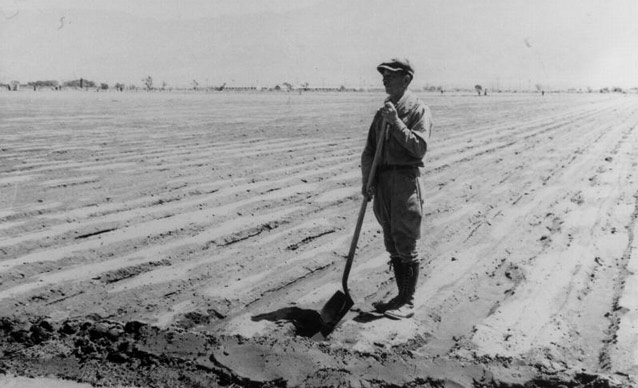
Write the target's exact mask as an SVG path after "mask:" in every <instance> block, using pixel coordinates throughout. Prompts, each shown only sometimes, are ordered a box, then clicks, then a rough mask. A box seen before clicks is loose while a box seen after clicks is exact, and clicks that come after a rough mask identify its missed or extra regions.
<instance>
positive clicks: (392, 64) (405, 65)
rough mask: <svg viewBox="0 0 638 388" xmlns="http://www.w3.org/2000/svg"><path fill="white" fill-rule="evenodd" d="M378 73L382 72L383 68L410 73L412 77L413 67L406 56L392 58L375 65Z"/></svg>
mask: <svg viewBox="0 0 638 388" xmlns="http://www.w3.org/2000/svg"><path fill="white" fill-rule="evenodd" d="M377 70H378V71H379V73H381V74H383V70H390V71H403V72H405V73H406V74H409V75H410V78H414V68H413V67H412V64H411V63H410V61H409V60H407V59H406V58H393V59H391V60H389V61H388V62H383V63H382V64H380V65H379V66H377Z"/></svg>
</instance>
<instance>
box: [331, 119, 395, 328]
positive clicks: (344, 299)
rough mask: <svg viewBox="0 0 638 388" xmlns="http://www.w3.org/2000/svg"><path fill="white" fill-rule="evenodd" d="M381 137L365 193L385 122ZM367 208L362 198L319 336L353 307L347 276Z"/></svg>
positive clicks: (379, 151)
mask: <svg viewBox="0 0 638 388" xmlns="http://www.w3.org/2000/svg"><path fill="white" fill-rule="evenodd" d="M382 126H383V127H382V130H381V136H379V140H377V148H376V151H375V153H374V159H373V160H372V167H371V168H370V175H369V176H368V183H367V185H366V193H367V192H368V191H369V190H370V188H371V187H372V185H373V183H374V178H375V175H376V170H377V165H378V164H379V159H381V155H382V152H383V142H384V139H385V136H386V132H387V130H388V124H386V123H385V121H384V122H383V123H382ZM367 206H368V198H366V197H364V198H363V202H362V203H361V209H360V210H359V218H357V226H356V227H355V228H354V236H353V237H352V243H351V244H350V251H349V252H348V257H347V260H346V268H345V270H344V271H343V278H342V279H341V285H342V287H343V292H342V291H337V292H336V293H335V294H334V295H333V296H332V298H330V300H328V303H326V305H325V306H323V308H322V309H321V313H320V315H321V321H322V322H321V330H320V332H321V334H322V335H323V336H324V337H327V336H328V335H329V334H330V333H332V331H333V330H334V328H335V327H336V326H337V324H338V323H339V321H341V319H342V318H343V317H345V315H346V314H347V313H348V311H350V308H351V307H352V306H353V305H354V301H353V300H352V298H351V297H350V292H349V291H348V275H350V268H351V267H352V261H353V260H354V253H355V251H356V250H357V243H358V242H359V235H360V234H361V225H363V217H364V216H365V214H366V207H367Z"/></svg>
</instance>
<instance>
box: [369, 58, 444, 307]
mask: <svg viewBox="0 0 638 388" xmlns="http://www.w3.org/2000/svg"><path fill="white" fill-rule="evenodd" d="M377 70H378V71H379V72H380V73H381V74H382V75H383V85H384V86H385V91H386V93H387V94H388V97H387V99H386V101H385V105H384V106H383V107H382V108H380V109H379V110H378V111H377V113H376V115H375V116H374V120H373V121H372V125H371V126H370V130H369V132H368V139H367V142H366V145H365V148H364V150H363V153H362V155H361V170H362V173H363V190H362V192H363V195H364V197H365V198H366V199H367V200H371V199H372V198H373V197H374V203H373V209H374V214H375V216H376V218H377V220H378V221H379V224H381V227H382V229H383V240H384V244H385V248H386V250H387V251H388V253H389V254H390V265H391V266H392V268H393V270H394V276H395V280H396V283H397V288H398V295H397V296H396V297H394V298H392V299H391V300H390V301H388V302H381V303H376V304H375V308H376V310H377V311H379V312H382V313H383V314H384V315H386V316H387V317H389V318H393V319H404V318H410V317H412V316H413V315H414V292H415V290H416V285H417V280H418V277H419V253H418V247H417V240H418V239H419V238H420V236H421V219H422V216H423V188H422V180H421V168H422V167H423V166H424V165H423V158H424V157H425V154H426V151H427V149H428V140H429V138H430V133H431V131H432V117H431V114H430V109H429V108H428V107H427V106H426V105H425V104H424V103H423V102H422V101H421V100H420V99H419V98H418V97H417V96H416V95H414V94H413V93H412V92H410V91H409V90H408V85H409V84H410V82H412V78H413V77H414V69H413V67H412V65H411V64H410V62H409V61H408V60H407V59H399V58H396V59H392V60H390V61H389V62H384V63H382V64H380V65H379V66H378V67H377ZM384 129H385V140H384V141H383V142H381V143H378V142H377V140H378V139H379V137H380V136H381V134H382V132H383V130H384ZM377 144H382V145H381V146H380V147H381V155H380V156H381V159H380V162H379V167H378V169H377V171H376V176H375V181H374V182H372V185H371V188H370V190H369V191H368V190H366V188H367V184H368V182H367V180H368V177H369V176H370V169H371V168H372V161H373V159H374V154H375V152H376V151H377V150H376V148H377Z"/></svg>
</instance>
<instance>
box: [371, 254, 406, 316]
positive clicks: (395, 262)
mask: <svg viewBox="0 0 638 388" xmlns="http://www.w3.org/2000/svg"><path fill="white" fill-rule="evenodd" d="M390 265H391V266H392V269H393V270H394V280H395V281H396V283H397V290H398V292H399V293H398V295H397V296H395V297H394V298H392V299H390V300H389V301H387V302H376V303H374V304H373V306H374V309H375V310H376V311H377V312H379V313H384V312H386V310H391V309H394V308H396V307H397V306H399V305H401V302H402V300H403V290H404V287H403V286H402V284H403V283H402V282H403V280H404V278H405V276H404V275H403V273H404V272H405V269H404V266H405V265H404V264H403V262H402V261H401V259H395V258H393V259H391V261H390Z"/></svg>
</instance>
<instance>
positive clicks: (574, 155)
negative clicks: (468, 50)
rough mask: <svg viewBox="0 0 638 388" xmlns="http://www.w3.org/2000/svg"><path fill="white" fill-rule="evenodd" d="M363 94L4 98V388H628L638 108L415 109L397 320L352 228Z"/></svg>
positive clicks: (584, 101) (459, 102)
mask: <svg viewBox="0 0 638 388" xmlns="http://www.w3.org/2000/svg"><path fill="white" fill-rule="evenodd" d="M383 97H384V96H383V95H381V94H366V93H340V94H304V95H298V94H287V93H281V94H272V93H271V94H233V93H223V94H222V93H217V94H197V95H194V94H193V95H189V94H178V93H173V94H160V93H156V94H148V93H95V92H87V93H82V92H61V93H54V92H42V93H33V92H27V91H24V92H19V93H0V311H1V312H2V313H1V317H0V331H1V332H2V333H3V335H2V339H1V341H0V348H1V349H2V352H3V353H2V357H1V358H0V372H4V373H6V374H12V375H20V376H50V377H51V376H52V377H57V378H60V379H69V380H75V381H79V382H84V383H91V384H94V385H98V386H101V385H107V386H108V385H125V386H137V387H215V386H233V387H237V386H250V387H261V386H265V387H293V386H294V387H297V386H303V387H323V386H353V387H359V386H361V387H393V386H425V387H428V386H430V387H520V386H523V385H525V384H527V385H525V387H550V386H556V387H560V386H562V387H621V386H623V387H627V386H634V385H635V384H637V379H636V376H637V375H638V249H637V244H638V241H636V240H635V235H636V233H637V232H638V225H637V222H636V218H637V217H638V176H636V171H637V167H636V166H637V165H638V130H636V125H637V123H638V96H635V95H609V94H607V95H601V94H590V95H558V94H556V95H553V94H546V95H545V96H544V97H541V96H539V95H522V94H518V95H517V94H509V95H492V96H487V97H480V98H479V97H476V96H474V95H469V94H468V95H466V96H461V95H457V96H453V95H445V96H441V95H435V94H423V95H422V97H423V99H424V100H425V101H426V102H427V103H428V104H429V105H430V107H431V109H432V112H433V115H434V119H435V130H434V132H433V138H432V141H431V147H430V151H429V154H428V156H427V163H426V165H427V167H426V175H425V181H426V186H427V190H426V198H427V199H426V207H427V209H426V212H427V217H426V220H425V223H424V229H423V230H424V237H423V239H422V240H421V243H420V246H421V248H422V251H423V254H424V257H423V262H422V269H421V272H422V274H423V276H422V278H421V280H420V283H419V286H418V290H417V295H416V297H417V298H416V300H417V308H418V310H417V313H416V316H415V318H414V319H412V320H407V321H391V320H388V319H383V318H382V319H373V317H371V316H370V315H369V314H367V313H366V311H369V310H370V309H371V303H372V302H373V301H376V300H379V299H381V298H384V297H387V296H389V295H391V294H392V293H393V292H394V282H393V280H392V279H391V278H390V274H389V272H388V266H387V257H386V255H385V253H384V250H383V246H382V237H381V232H380V228H379V227H378V225H377V224H376V221H375V220H374V217H373V216H372V213H371V211H370V212H369V213H368V215H367V216H366V219H365V222H364V226H363V232H362V235H361V239H360V242H359V249H358V251H357V255H356V258H355V263H354V266H353V271H352V273H351V277H350V289H351V293H352V295H353V297H354V299H355V302H356V304H355V307H354V310H353V311H351V312H350V313H349V314H348V315H347V316H346V318H345V319H344V320H343V321H342V324H341V325H340V326H339V327H338V328H337V330H335V332H334V333H333V334H332V335H331V336H330V338H328V339H326V340H317V339H312V338H309V337H311V336H312V335H313V334H314V333H315V332H316V329H317V328H316V323H317V319H316V317H317V310H319V309H321V307H322V306H323V305H324V304H325V303H326V302H327V301H328V299H329V298H330V296H331V295H332V294H334V293H335V292H336V291H337V290H339V289H340V288H341V285H340V280H341V279H340V278H341V272H342V270H343V264H344V257H345V255H346V254H347V251H348V247H349V244H350V239H351V238H352V232H353V229H354V225H355V222H356V217H357V212H358V209H359V206H360V201H361V198H360V195H359V192H360V172H359V157H360V152H361V150H362V147H363V143H364V141H365V136H366V133H367V130H368V126H369V124H370V121H371V119H372V115H373V113H374V111H375V109H376V108H377V107H378V106H379V105H380V103H381V102H382V101H383Z"/></svg>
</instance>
